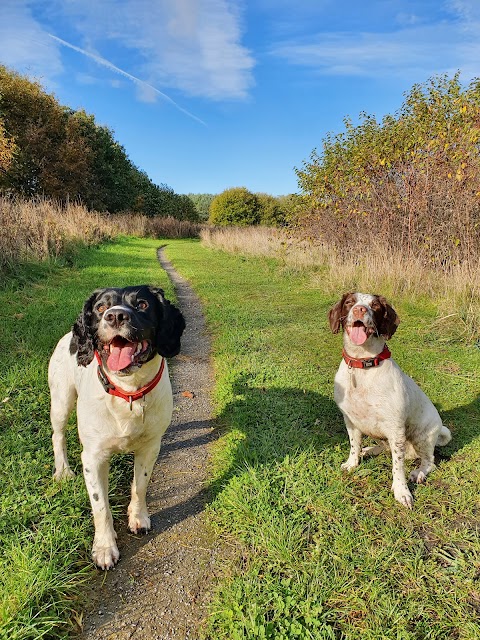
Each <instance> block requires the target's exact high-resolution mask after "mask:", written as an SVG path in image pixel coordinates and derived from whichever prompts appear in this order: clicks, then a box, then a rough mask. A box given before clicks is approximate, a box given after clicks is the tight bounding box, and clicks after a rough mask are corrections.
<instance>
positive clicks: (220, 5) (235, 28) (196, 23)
mask: <svg viewBox="0 0 480 640" xmlns="http://www.w3.org/2000/svg"><path fill="white" fill-rule="evenodd" d="M57 6H58V10H59V11H62V12H64V14H65V15H66V16H67V17H69V18H70V21H71V23H72V24H74V25H75V27H76V29H77V31H78V33H79V36H80V38H81V40H82V42H81V43H80V44H81V46H82V47H83V48H84V49H88V50H91V51H96V50H99V51H101V52H102V55H104V56H105V57H108V58H109V59H111V56H110V55H108V56H107V54H106V53H105V51H106V49H107V47H108V46H109V45H110V46H111V45H113V46H116V47H118V46H120V47H121V48H122V49H123V55H125V53H127V54H131V60H130V62H131V64H130V65H128V69H129V71H131V72H132V73H135V75H137V76H141V77H142V78H144V79H145V80H146V81H147V82H148V83H149V84H153V85H160V86H162V87H170V88H175V89H178V90H180V91H183V92H184V93H187V94H189V95H194V96H201V97H206V98H210V99H214V100H225V99H243V98H245V97H247V96H248V92H249V89H250V88H251V87H252V85H253V76H252V69H253V66H254V60H253V58H252V56H251V54H250V53H249V51H248V50H247V49H246V48H245V47H244V46H243V45H242V44H241V38H242V17H241V12H240V11H239V9H238V6H237V5H236V4H235V3H234V2H233V1H232V0H175V2H172V1H170V0H157V1H156V2H152V1H151V0H115V1H113V0H103V1H102V2H98V1H97V0H70V2H68V3H64V2H63V1H58V2H57ZM56 35H60V34H56ZM118 66H121V67H122V68H127V67H126V65H125V64H123V63H122V64H120V63H119V64H118Z"/></svg>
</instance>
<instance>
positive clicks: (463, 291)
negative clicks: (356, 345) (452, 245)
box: [200, 227, 480, 342]
mask: <svg viewBox="0 0 480 640" xmlns="http://www.w3.org/2000/svg"><path fill="white" fill-rule="evenodd" d="M200 237H201V239H202V243H203V244H204V245H206V246H209V247H213V248H217V249H222V250H223V251H228V252H230V253H240V254H246V255H254V256H268V257H273V258H277V259H278V260H280V261H281V262H282V263H283V265H284V266H285V267H287V268H294V269H298V270H301V271H307V272H310V273H311V283H312V286H314V287H318V288H319V289H321V290H322V291H325V292H327V293H330V294H331V295H332V296H335V295H338V294H340V293H343V292H345V291H371V292H377V293H382V294H384V295H386V296H387V297H389V298H391V299H393V300H399V299H407V298H410V297H411V296H418V297H423V296H427V297H428V298H430V299H431V300H432V302H433V303H434V304H435V305H436V306H437V309H438V321H437V322H438V324H439V325H440V326H443V328H444V330H445V334H446V335H448V336H451V337H453V336H454V337H457V338H459V339H462V340H465V341H468V342H475V341H477V340H479V339H480V263H479V261H478V260H474V259H469V260H464V261H462V262H459V263H457V264H450V265H449V266H448V267H444V268H440V267H439V266H438V265H435V264H434V263H428V262H426V261H425V260H424V259H423V258H422V257H420V256H415V255H412V254H411V253H409V254H407V253H406V252H405V251H404V250H403V249H401V248H400V249H398V250H395V249H389V250H388V251H387V250H386V249H385V245H383V244H382V243H380V242H378V243H377V244H375V243H374V242H372V243H371V244H369V245H365V244H363V243H359V242H357V243H355V244H354V245H352V247H351V248H350V249H349V250H347V249H343V250H342V251H339V250H338V249H336V248H335V247H333V246H330V245H328V244H327V243H318V242H317V243H314V242H311V241H308V240H300V239H298V238H295V236H292V235H291V234H290V233H289V232H288V231H285V230H282V229H271V228H266V227H246V228H245V227H244V228H239V227H223V228H205V229H203V230H202V231H201V234H200Z"/></svg>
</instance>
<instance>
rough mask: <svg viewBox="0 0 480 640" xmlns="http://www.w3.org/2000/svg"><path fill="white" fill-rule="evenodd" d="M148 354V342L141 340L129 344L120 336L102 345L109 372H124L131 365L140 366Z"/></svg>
mask: <svg viewBox="0 0 480 640" xmlns="http://www.w3.org/2000/svg"><path fill="white" fill-rule="evenodd" d="M149 352H150V342H149V341H148V340H141V341H139V342H129V341H128V340H127V339H126V338H122V336H115V337H114V338H113V340H112V341H111V342H109V343H108V344H104V345H103V353H104V355H106V356H107V367H108V368H109V369H110V371H114V372H118V371H122V372H125V370H126V369H128V368H129V367H131V366H132V365H136V366H141V365H142V364H143V362H144V361H145V359H146V356H147V355H148V354H149Z"/></svg>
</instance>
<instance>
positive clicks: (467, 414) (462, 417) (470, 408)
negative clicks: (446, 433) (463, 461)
mask: <svg viewBox="0 0 480 640" xmlns="http://www.w3.org/2000/svg"><path fill="white" fill-rule="evenodd" d="M440 415H441V417H442V420H443V424H444V425H445V426H447V427H448V428H449V429H450V431H451V432H452V439H451V441H450V442H449V444H448V445H446V446H445V447H437V448H436V450H435V451H436V453H437V455H438V458H439V459H440V460H449V459H450V457H451V456H452V455H453V454H454V453H457V452H458V451H460V450H461V449H463V448H464V447H465V446H467V445H468V444H470V442H472V440H475V438H478V437H479V436H480V396H478V397H477V398H476V399H475V400H474V401H473V402H471V403H470V404H467V405H464V406H460V407H455V409H450V410H449V411H440Z"/></svg>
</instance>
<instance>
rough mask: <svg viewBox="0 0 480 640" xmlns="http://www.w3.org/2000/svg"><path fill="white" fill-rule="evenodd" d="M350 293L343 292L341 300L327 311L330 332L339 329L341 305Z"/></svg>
mask: <svg viewBox="0 0 480 640" xmlns="http://www.w3.org/2000/svg"><path fill="white" fill-rule="evenodd" d="M351 295H352V293H351V292H348V293H344V294H343V296H342V298H341V300H339V301H338V302H337V303H336V304H334V305H333V307H332V308H331V309H330V311H329V312H328V322H329V323H330V329H331V330H332V333H338V332H339V331H340V327H341V326H342V320H343V318H342V316H343V315H344V313H343V305H344V303H345V300H346V299H347V298H348V296H351Z"/></svg>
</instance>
